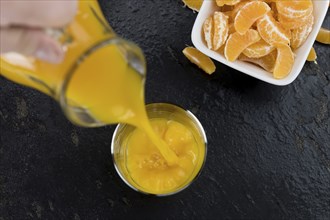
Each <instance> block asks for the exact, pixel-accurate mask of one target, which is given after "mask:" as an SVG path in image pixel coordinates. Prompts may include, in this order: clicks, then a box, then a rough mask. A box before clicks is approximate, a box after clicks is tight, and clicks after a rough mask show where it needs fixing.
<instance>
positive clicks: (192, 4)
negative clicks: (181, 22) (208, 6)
mask: <svg viewBox="0 0 330 220" xmlns="http://www.w3.org/2000/svg"><path fill="white" fill-rule="evenodd" d="M182 1H183V3H184V4H185V5H186V6H188V8H190V9H192V10H194V11H199V9H200V8H201V7H202V4H203V0H182Z"/></svg>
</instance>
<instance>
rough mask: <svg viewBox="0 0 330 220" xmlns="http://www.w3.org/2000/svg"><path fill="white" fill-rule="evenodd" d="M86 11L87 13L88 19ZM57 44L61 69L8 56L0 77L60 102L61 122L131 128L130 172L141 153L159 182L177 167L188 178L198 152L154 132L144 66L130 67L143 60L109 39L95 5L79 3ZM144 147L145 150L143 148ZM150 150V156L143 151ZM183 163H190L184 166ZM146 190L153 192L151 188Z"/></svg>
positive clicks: (177, 139)
mask: <svg viewBox="0 0 330 220" xmlns="http://www.w3.org/2000/svg"><path fill="white" fill-rule="evenodd" d="M90 10H92V13H90V12H89V13H88V11H90ZM62 40H63V42H65V45H66V47H67V48H66V49H67V52H66V57H65V61H64V62H63V63H62V64H60V65H54V64H49V63H45V62H42V61H40V60H37V59H34V58H31V57H25V56H23V55H19V54H16V53H9V54H5V55H3V56H2V57H1V59H0V64H1V65H0V72H1V74H2V75H3V76H4V77H6V78H8V79H10V80H12V81H15V82H17V83H20V84H23V85H26V86H29V87H32V88H35V89H37V90H39V91H41V92H43V93H46V94H48V95H51V96H53V97H54V98H55V99H57V100H59V101H60V102H61V104H62V107H63V109H64V111H65V112H66V114H67V116H68V117H69V118H70V119H71V121H73V122H74V123H76V124H80V125H88V126H94V125H96V126H98V125H105V124H113V123H127V124H130V125H133V126H135V127H137V128H138V130H139V132H136V135H135V138H134V139H135V141H132V142H131V145H132V148H131V149H132V150H131V151H130V157H131V156H132V159H130V160H129V161H126V162H127V165H128V166H130V167H131V168H132V169H134V168H135V164H134V163H135V162H134V161H135V160H134V158H138V157H139V155H138V152H139V150H142V151H143V152H144V155H143V158H145V157H150V156H152V155H154V154H155V153H156V154H157V157H159V158H161V160H162V163H164V164H166V166H164V168H163V169H162V171H161V172H160V170H159V169H155V170H154V171H155V172H159V173H163V174H164V175H159V176H158V178H159V180H160V181H162V179H164V178H165V179H166V178H168V177H169V176H172V175H174V173H173V172H172V171H171V170H179V167H182V166H185V172H186V173H192V172H193V170H194V163H193V162H192V159H193V158H194V157H196V156H197V155H196V154H197V153H196V152H197V151H194V150H192V149H197V148H198V146H195V145H191V147H186V148H183V145H182V149H181V150H179V148H180V146H176V147H174V148H173V147H169V146H168V141H166V140H165V139H163V138H162V137H160V136H159V133H158V134H157V132H155V131H154V128H153V127H152V125H151V124H150V122H149V120H148V117H147V114H146V110H145V106H144V80H145V77H144V72H143V71H144V68H145V66H144V63H143V62H141V61H140V62H137V61H136V60H138V59H141V60H143V58H141V57H143V56H142V55H141V56H139V50H138V49H136V48H134V46H132V45H130V43H127V42H124V41H123V40H120V39H119V38H117V37H116V36H115V34H114V33H113V32H112V30H111V28H110V26H108V25H107V24H106V21H105V19H104V18H103V16H102V13H101V11H100V9H99V7H98V5H97V3H96V1H94V0H90V1H80V4H79V11H78V13H77V16H76V17H75V20H74V21H73V23H72V24H70V25H69V26H68V27H67V29H66V34H65V35H63V36H62ZM130 46H131V47H132V48H134V49H133V52H132V51H130V50H126V47H130ZM134 50H136V51H134ZM132 60H133V61H132ZM143 61H144V60H143ZM141 63H142V64H141ZM82 121H83V123H82ZM155 125H156V126H160V124H159V125H157V123H156V124H155V122H153V126H155ZM166 126H169V125H166ZM172 127H173V126H172ZM164 129H165V127H164ZM171 129H172V131H171V133H170V134H169V135H168V136H169V137H168V138H172V139H173V141H174V142H180V140H181V139H180V138H181V137H180V136H178V135H177V133H176V130H175V128H171ZM178 129H179V130H177V131H178V132H179V133H180V132H181V131H182V129H183V130H184V132H188V131H186V130H187V128H185V126H184V125H182V126H181V127H180V128H178ZM180 129H181V130H180ZM179 133H178V134H179ZM144 141H147V142H148V144H147V145H143V144H142V143H145V142H144ZM166 142H167V143H166ZM151 147H153V150H152V151H149V150H148V149H150V148H151ZM178 150H179V151H180V152H182V155H190V156H189V157H188V156H187V157H186V156H184V157H181V156H180V155H181V154H178V153H177V152H176V151H178ZM141 158H142V157H141ZM183 158H184V159H183ZM187 160H191V161H190V163H188V162H187ZM155 163H156V161H155ZM187 164H189V165H187ZM145 169H147V168H145ZM143 170H144V168H143V169H142V170H141V172H137V173H135V174H134V175H135V179H136V180H137V181H138V180H139V179H141V180H142V179H144V178H145V177H146V176H147V175H152V173H149V172H143ZM178 172H179V171H178ZM166 173H167V174H166ZM165 174H166V175H165ZM139 176H140V177H139ZM187 176H190V175H186V178H185V177H184V176H183V177H182V178H181V180H180V181H179V182H180V184H181V183H182V182H184V181H183V180H186V179H187V178H188V177H187ZM145 187H148V186H147V185H146V186H145ZM150 187H151V188H153V185H152V184H151V185H150ZM172 188H173V187H172ZM152 190H153V189H151V191H152ZM166 190H168V188H166ZM158 191H161V189H159V190H158Z"/></svg>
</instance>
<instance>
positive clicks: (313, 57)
mask: <svg viewBox="0 0 330 220" xmlns="http://www.w3.org/2000/svg"><path fill="white" fill-rule="evenodd" d="M316 58H317V55H316V52H315V49H314V47H312V49H311V50H310V51H309V54H308V57H307V61H314V62H315V61H316Z"/></svg>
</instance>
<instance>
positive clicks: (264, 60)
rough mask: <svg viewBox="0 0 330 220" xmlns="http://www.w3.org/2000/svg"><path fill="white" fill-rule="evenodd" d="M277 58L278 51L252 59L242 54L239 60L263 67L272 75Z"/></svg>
mask: <svg viewBox="0 0 330 220" xmlns="http://www.w3.org/2000/svg"><path fill="white" fill-rule="evenodd" d="M276 57H277V51H276V50H273V51H272V52H271V53H270V54H268V55H266V56H263V57H260V58H250V57H247V56H245V55H244V54H241V55H240V56H239V59H240V60H242V61H246V62H249V63H253V64H256V65H258V66H261V67H262V68H263V69H265V70H266V71H268V72H271V73H272V72H273V71H274V67H275V62H276Z"/></svg>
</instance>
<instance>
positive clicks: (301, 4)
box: [276, 0, 313, 18]
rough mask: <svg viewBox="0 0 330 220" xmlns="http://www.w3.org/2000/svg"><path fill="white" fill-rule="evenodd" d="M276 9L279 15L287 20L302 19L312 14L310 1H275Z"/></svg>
mask: <svg viewBox="0 0 330 220" xmlns="http://www.w3.org/2000/svg"><path fill="white" fill-rule="evenodd" d="M276 8H277V11H278V13H279V14H281V15H283V16H285V17H287V18H303V17H308V16H309V15H310V14H312V12H313V3H312V1H311V0H291V1H282V0H279V1H276Z"/></svg>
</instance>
